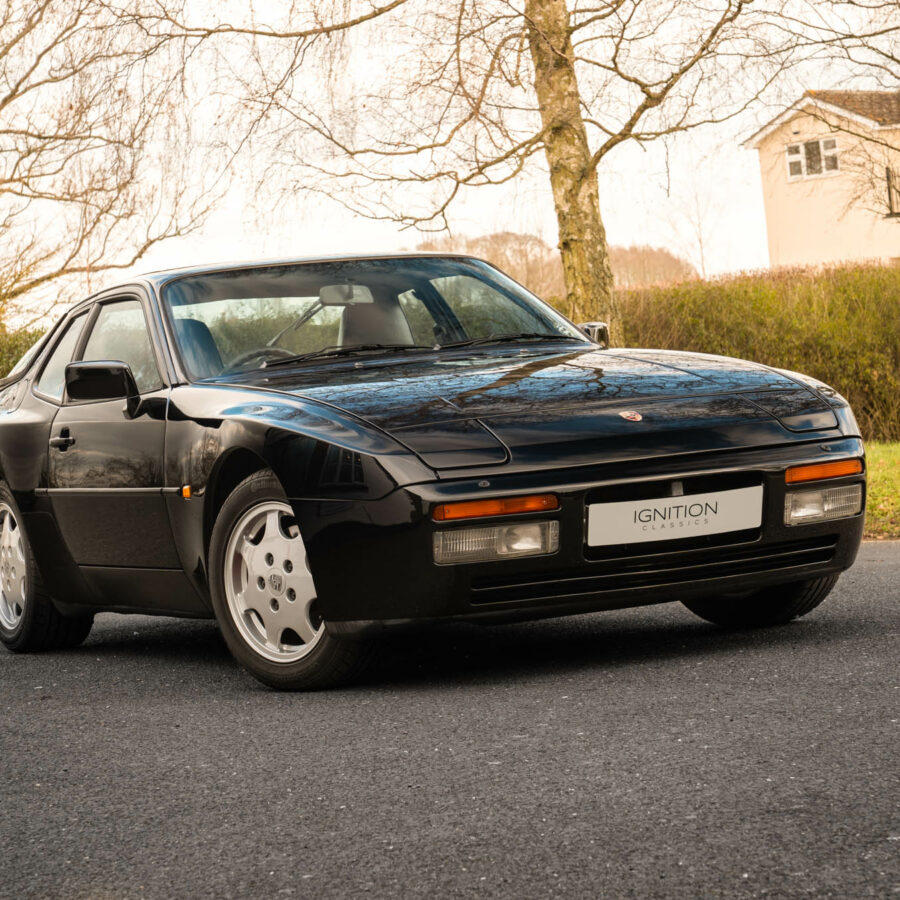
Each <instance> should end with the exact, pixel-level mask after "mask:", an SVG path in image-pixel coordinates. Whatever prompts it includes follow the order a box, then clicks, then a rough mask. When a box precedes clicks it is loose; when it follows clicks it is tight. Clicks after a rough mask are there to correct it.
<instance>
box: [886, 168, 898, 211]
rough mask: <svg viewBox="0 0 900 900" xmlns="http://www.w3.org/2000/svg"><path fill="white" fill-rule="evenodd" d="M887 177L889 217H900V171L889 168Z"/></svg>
mask: <svg viewBox="0 0 900 900" xmlns="http://www.w3.org/2000/svg"><path fill="white" fill-rule="evenodd" d="M885 173H886V175H887V195H888V215H889V216H898V217H900V171H897V170H896V169H892V168H891V167H890V166H888V167H887V168H886V169H885Z"/></svg>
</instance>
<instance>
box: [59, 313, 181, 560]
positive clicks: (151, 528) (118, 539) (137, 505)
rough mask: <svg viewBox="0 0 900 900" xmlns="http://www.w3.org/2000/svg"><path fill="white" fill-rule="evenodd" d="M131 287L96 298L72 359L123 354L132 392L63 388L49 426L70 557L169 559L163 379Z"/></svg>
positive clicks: (171, 556) (171, 544) (165, 390)
mask: <svg viewBox="0 0 900 900" xmlns="http://www.w3.org/2000/svg"><path fill="white" fill-rule="evenodd" d="M147 323H148V317H147V310H146V307H145V302H144V300H142V299H141V298H139V297H137V296H126V297H117V298H114V299H112V300H104V301H102V302H98V303H97V304H96V305H95V307H94V309H93V311H92V313H91V317H90V321H89V322H88V323H87V325H86V327H85V329H84V334H83V335H82V336H81V339H80V341H79V349H78V351H77V352H76V354H75V359H82V360H84V361H89V360H100V359H114V360H121V361H122V362H126V363H128V365H129V366H130V367H131V370H132V373H133V375H134V378H135V382H136V384H137V386H138V391H139V393H140V400H141V402H140V405H139V407H138V408H137V412H136V414H135V415H133V416H130V415H128V414H127V412H126V405H125V401H124V400H121V399H120V400H100V401H91V402H72V401H70V400H69V399H68V398H67V397H65V396H63V397H62V398H61V400H60V402H61V405H60V408H59V411H58V412H57V414H56V416H55V418H54V420H53V425H52V427H51V430H50V442H49V448H48V454H49V456H48V469H47V471H48V488H49V494H50V498H51V503H52V507H53V512H54V515H55V518H56V520H57V524H58V526H59V529H60V531H61V533H62V535H63V538H64V540H65V542H66V544H67V546H68V548H69V551H70V553H71V554H72V557H73V558H74V559H75V561H76V562H77V563H78V565H80V566H87V567H123V568H129V569H175V568H180V562H179V559H178V556H177V553H176V550H175V545H174V539H173V536H172V530H171V527H170V525H169V518H168V514H167V511H166V505H165V497H164V480H163V479H164V452H165V435H166V406H167V403H168V391H169V389H168V387H167V385H166V384H165V383H164V380H163V378H162V376H161V375H160V372H161V370H162V367H161V365H160V362H161V359H160V357H159V355H158V353H157V351H156V347H155V346H154V342H153V339H152V338H151V333H150V331H149V329H148V325H147Z"/></svg>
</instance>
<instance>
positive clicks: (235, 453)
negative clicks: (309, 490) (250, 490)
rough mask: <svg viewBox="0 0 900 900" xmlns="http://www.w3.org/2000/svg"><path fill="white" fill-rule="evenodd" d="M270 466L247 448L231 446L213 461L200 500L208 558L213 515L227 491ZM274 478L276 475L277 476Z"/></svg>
mask: <svg viewBox="0 0 900 900" xmlns="http://www.w3.org/2000/svg"><path fill="white" fill-rule="evenodd" d="M271 468H272V467H271V465H270V464H269V463H268V462H267V461H266V460H265V459H263V457H262V456H260V455H259V454H258V453H255V452H254V451H253V450H250V449H248V448H246V447H234V448H233V449H231V450H228V451H227V452H226V453H223V454H222V456H220V457H219V459H218V460H217V461H216V464H215V466H214V467H213V469H212V471H211V472H210V475H209V479H208V481H207V483H206V489H205V492H204V503H203V554H204V558H205V559H207V560H208V559H209V544H210V540H211V538H212V530H213V526H214V525H215V524H216V517H217V516H218V515H219V510H220V509H221V508H222V506H223V504H224V503H225V501H226V500H227V499H228V496H229V494H231V492H232V491H233V490H234V489H235V488H236V487H237V486H238V485H239V484H240V483H241V482H242V481H243V480H244V479H245V478H247V477H248V476H250V475H252V474H253V473H254V472H259V471H261V470H263V469H271ZM276 477H277V475H276Z"/></svg>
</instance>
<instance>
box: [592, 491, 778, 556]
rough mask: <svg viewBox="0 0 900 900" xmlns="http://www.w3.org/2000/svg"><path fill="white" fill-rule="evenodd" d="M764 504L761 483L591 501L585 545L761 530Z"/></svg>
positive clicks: (669, 539)
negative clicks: (651, 497) (702, 491)
mask: <svg viewBox="0 0 900 900" xmlns="http://www.w3.org/2000/svg"><path fill="white" fill-rule="evenodd" d="M762 500H763V489H762V485H755V486H754V487H747V488H737V489H736V490H733V491H714V492H713V493H710V494H690V495H689V496H687V497H659V498H656V499H654V500H625V501H623V502H620V503H592V504H591V505H590V506H588V519H587V542H588V544H589V545H590V546H591V547H604V546H608V545H610V544H639V543H642V542H644V541H671V540H678V539H683V538H691V537H700V536H702V535H705V534H725V533H727V532H729V531H744V530H745V529H748V528H759V526H760V524H761V523H762Z"/></svg>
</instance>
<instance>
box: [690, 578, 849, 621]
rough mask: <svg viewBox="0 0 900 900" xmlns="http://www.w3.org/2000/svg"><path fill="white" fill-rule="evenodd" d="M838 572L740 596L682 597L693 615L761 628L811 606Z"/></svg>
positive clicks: (796, 615) (828, 590)
mask: <svg viewBox="0 0 900 900" xmlns="http://www.w3.org/2000/svg"><path fill="white" fill-rule="evenodd" d="M837 580H838V576H837V575H829V576H827V577H825V578H815V579H813V580H811V581H792V582H790V583H789V584H779V585H775V586H774V587H770V588H765V589H763V590H761V591H755V592H754V593H752V594H749V595H744V596H741V597H706V598H703V599H699V600H684V601H682V602H683V603H684V605H685V606H686V607H687V608H688V609H689V610H690V611H691V612H692V613H694V614H695V615H698V616H700V618H701V619H706V621H707V622H712V623H713V624H714V625H722V626H723V627H725V628H765V627H767V626H770V625H784V624H785V623H786V622H790V621H791V619H798V618H800V616H805V615H806V614H807V613H808V612H811V611H812V610H814V609H815V608H816V607H817V606H818V605H819V604H820V603H821V602H822V601H823V600H824V599H825V598H826V597H827V596H828V595H829V594H830V593H831V589H832V588H833V587H834V586H835V584H837Z"/></svg>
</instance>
